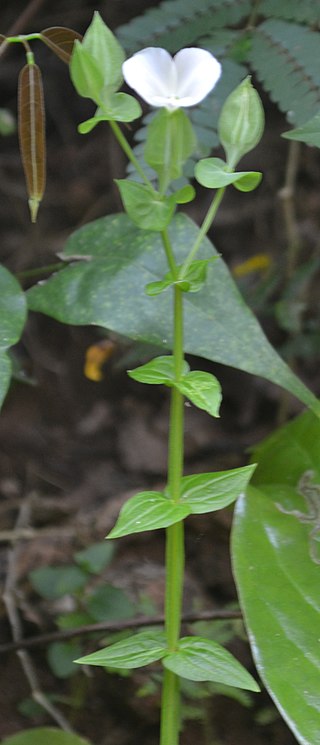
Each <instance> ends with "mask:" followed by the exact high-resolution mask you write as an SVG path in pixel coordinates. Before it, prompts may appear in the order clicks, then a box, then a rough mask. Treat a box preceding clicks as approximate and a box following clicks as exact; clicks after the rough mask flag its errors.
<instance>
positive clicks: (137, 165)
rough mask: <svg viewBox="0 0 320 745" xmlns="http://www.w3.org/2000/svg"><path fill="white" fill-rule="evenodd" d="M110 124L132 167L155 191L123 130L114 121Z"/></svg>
mask: <svg viewBox="0 0 320 745" xmlns="http://www.w3.org/2000/svg"><path fill="white" fill-rule="evenodd" d="M101 108H102V109H103V102H101ZM109 124H110V127H111V129H112V131H113V134H114V136H115V137H116V139H117V140H118V143H119V145H120V147H122V150H123V151H124V153H125V154H126V156H127V158H128V159H129V160H130V162H131V163H132V165H133V166H134V167H135V169H136V171H137V173H138V174H139V176H141V178H142V180H143V181H144V183H145V184H146V186H149V188H150V189H151V190H152V191H154V188H153V186H152V184H151V181H149V179H148V178H147V176H146V174H145V172H144V170H143V168H141V165H140V163H139V161H138V159H137V158H136V156H135V154H134V152H133V150H132V148H131V147H130V145H129V143H128V141H127V140H126V138H125V136H124V135H123V134H122V132H121V129H120V127H119V124H117V122H114V121H112V120H111V121H110V122H109Z"/></svg>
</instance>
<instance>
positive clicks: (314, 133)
mask: <svg viewBox="0 0 320 745" xmlns="http://www.w3.org/2000/svg"><path fill="white" fill-rule="evenodd" d="M282 137H285V138H286V139H287V140H299V141H301V142H306V143H307V145H314V146H315V147H320V113H319V114H316V115H315V116H313V117H312V119H309V121H308V122H306V123H305V124H302V126H301V127H297V129H291V130H290V131H289V132H283V134H282Z"/></svg>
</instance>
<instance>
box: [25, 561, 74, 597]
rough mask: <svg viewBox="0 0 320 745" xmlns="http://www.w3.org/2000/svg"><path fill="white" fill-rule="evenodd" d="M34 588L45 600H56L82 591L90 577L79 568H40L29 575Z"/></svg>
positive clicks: (72, 566) (71, 566)
mask: <svg viewBox="0 0 320 745" xmlns="http://www.w3.org/2000/svg"><path fill="white" fill-rule="evenodd" d="M29 579H30V581H31V584H32V587H33V588H34V589H35V590H36V591H37V592H38V593H39V595H41V596H42V597H43V598H47V599H48V600H54V599H56V598H61V597H63V595H69V594H74V593H76V592H79V590H82V589H83V587H84V586H85V585H86V583H87V582H88V575H87V574H86V573H85V572H83V571H82V570H81V569H80V568H79V567H77V566H74V565H73V564H71V565H70V566H67V565H65V566H59V567H40V568H39V569H33V571H32V572H30V574H29Z"/></svg>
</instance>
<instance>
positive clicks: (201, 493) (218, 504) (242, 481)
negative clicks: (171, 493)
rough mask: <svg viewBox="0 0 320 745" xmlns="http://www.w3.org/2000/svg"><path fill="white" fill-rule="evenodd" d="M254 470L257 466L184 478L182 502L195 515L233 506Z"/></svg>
mask: <svg viewBox="0 0 320 745" xmlns="http://www.w3.org/2000/svg"><path fill="white" fill-rule="evenodd" d="M254 470H255V465H251V466H243V468H233V469H232V470H230V471H217V472H216V473H200V474H195V475H194V476H184V477H183V479H182V489H181V497H180V502H181V503H182V504H186V505H188V507H189V508H190V510H191V513H192V514H193V515H202V514H204V513H207V512H214V511H215V510H221V509H222V508H223V507H227V506H228V505H229V504H232V502H234V501H235V500H236V499H237V497H238V496H239V494H240V493H241V492H243V491H244V489H245V488H246V486H247V484H248V481H249V480H250V478H251V476H252V474H253V472H254Z"/></svg>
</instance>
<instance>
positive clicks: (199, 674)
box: [162, 636, 260, 691]
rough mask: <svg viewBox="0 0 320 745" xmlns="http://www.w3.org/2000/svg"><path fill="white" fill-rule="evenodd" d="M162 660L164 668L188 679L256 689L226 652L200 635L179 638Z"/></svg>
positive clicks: (253, 683)
mask: <svg viewBox="0 0 320 745" xmlns="http://www.w3.org/2000/svg"><path fill="white" fill-rule="evenodd" d="M162 662H163V665H164V667H166V668H168V670H171V671H172V672H173V673H176V675H180V676H181V677H182V678H187V679H188V680H197V681H202V680H212V681H214V682H217V683H225V684H226V685H230V686H235V687H237V688H246V689H247V690H249V691H259V690H260V689H259V686H258V684H257V683H256V681H255V680H254V678H252V676H251V675H250V674H249V673H248V672H247V671H246V670H245V668H244V667H242V665H240V662H238V660H236V659H235V658H234V657H233V655H232V654H230V652H228V651H227V650H226V649H224V647H221V645H220V644H217V642H213V641H211V640H209V639H203V638H202V637H201V636H186V637H184V638H183V639H180V641H179V645H178V649H177V651H176V652H172V653H169V654H167V655H166V656H165V657H164V659H163V661H162Z"/></svg>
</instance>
